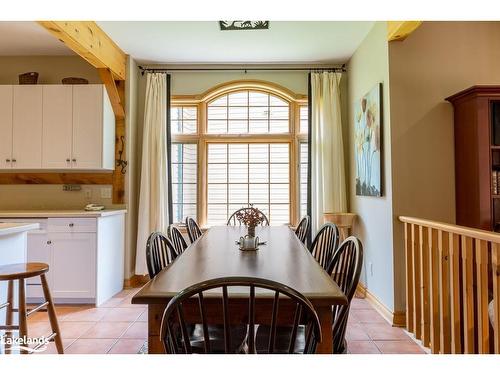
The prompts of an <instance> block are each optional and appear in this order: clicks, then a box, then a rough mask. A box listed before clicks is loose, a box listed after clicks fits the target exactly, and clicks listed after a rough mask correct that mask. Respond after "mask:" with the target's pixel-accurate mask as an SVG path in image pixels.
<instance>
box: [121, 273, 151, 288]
mask: <svg viewBox="0 0 500 375" xmlns="http://www.w3.org/2000/svg"><path fill="white" fill-rule="evenodd" d="M148 281H149V276H148V275H134V276H132V277H131V278H130V279H125V280H124V281H123V286H124V287H125V288H137V287H140V286H143V285H144V284H146V283H147V282H148Z"/></svg>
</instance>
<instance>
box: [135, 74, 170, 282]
mask: <svg viewBox="0 0 500 375" xmlns="http://www.w3.org/2000/svg"><path fill="white" fill-rule="evenodd" d="M146 85H147V86H146V101H145V110H144V129H143V141H142V165H141V185H140V192H139V194H140V195H139V216H138V225H137V255H136V259H135V273H136V275H145V274H147V273H148V270H147V266H146V241H147V239H148V236H149V234H150V233H151V232H153V231H161V232H164V233H166V230H167V227H168V193H167V192H168V183H169V181H168V173H167V165H168V162H169V161H168V153H167V133H166V127H167V76H166V74H164V73H148V74H147V83H146Z"/></svg>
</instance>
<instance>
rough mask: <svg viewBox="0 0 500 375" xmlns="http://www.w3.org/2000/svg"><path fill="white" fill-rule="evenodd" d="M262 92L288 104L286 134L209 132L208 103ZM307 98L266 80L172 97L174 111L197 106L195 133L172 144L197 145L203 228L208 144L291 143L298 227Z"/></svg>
mask: <svg viewBox="0 0 500 375" xmlns="http://www.w3.org/2000/svg"><path fill="white" fill-rule="evenodd" d="M245 90H250V91H260V92H265V93H266V94H270V95H275V96H278V97H280V98H281V99H283V100H285V101H286V102H287V103H288V105H289V123H290V128H289V132H287V133H271V134H270V133H264V134H253V133H252V134H237V135H235V134H210V133H207V113H208V112H207V111H208V104H209V103H210V102H211V101H213V100H215V99H217V98H218V97H220V96H224V95H227V94H230V93H232V92H238V91H245ZM307 105H308V101H307V96H305V95H298V94H295V93H293V92H292V91H290V90H288V89H286V88H284V87H282V86H279V85H277V84H274V83H272V82H266V81H256V80H251V81H231V82H227V83H224V84H221V85H218V86H215V87H214V88H212V89H210V90H208V91H206V92H205V93H203V94H201V95H172V99H171V108H175V107H180V106H182V107H196V108H197V116H196V118H197V121H196V124H197V127H196V132H195V133H192V134H172V143H196V144H197V163H198V164H197V184H198V191H197V203H196V204H197V218H196V219H197V221H198V223H200V225H201V226H202V227H205V226H207V215H208V212H207V210H208V196H207V195H208V178H207V170H208V144H209V143H288V144H289V150H290V151H289V152H290V159H289V168H290V170H289V176H290V185H289V186H290V188H289V194H290V196H289V198H290V199H289V201H290V223H291V224H292V225H297V223H298V222H299V220H300V217H299V215H300V207H299V205H300V199H299V194H300V187H299V184H300V181H299V176H300V171H299V168H300V163H299V161H300V159H299V158H300V154H299V153H300V142H304V141H307V134H301V133H300V107H301V106H307Z"/></svg>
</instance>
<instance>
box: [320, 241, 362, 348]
mask: <svg viewBox="0 0 500 375" xmlns="http://www.w3.org/2000/svg"><path fill="white" fill-rule="evenodd" d="M362 267H363V245H362V244H361V241H359V240H358V239H357V238H356V237H354V236H350V237H348V238H346V240H345V241H344V242H342V243H341V244H340V246H339V248H338V250H337V251H336V252H335V254H334V256H333V259H332V262H331V263H330V265H329V267H328V273H329V274H330V275H331V276H332V279H333V280H334V281H335V282H336V283H337V284H338V286H339V287H340V289H342V292H344V294H345V295H346V297H347V300H348V304H347V305H342V306H340V305H336V306H333V309H332V313H333V319H332V321H333V328H332V329H333V352H334V353H336V354H341V353H345V352H346V349H347V345H346V342H345V332H346V328H347V319H348V317H349V309H350V305H351V300H352V298H353V296H354V293H355V291H356V287H357V285H358V282H359V277H360V275H361V268H362Z"/></svg>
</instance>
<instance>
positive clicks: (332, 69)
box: [139, 64, 347, 75]
mask: <svg viewBox="0 0 500 375" xmlns="http://www.w3.org/2000/svg"><path fill="white" fill-rule="evenodd" d="M139 69H140V70H141V74H142V75H144V73H146V72H164V73H168V72H214V71H218V72H225V71H241V72H245V73H246V72H248V71H270V72H272V71H303V72H347V69H346V66H345V64H343V65H342V66H341V67H327V68H321V67H317V68H316V67H309V68H308V67H288V68H285V67H283V68H278V67H276V68H260V67H255V68H252V67H246V68H245V67H241V68H170V69H169V68H147V67H143V66H141V65H139Z"/></svg>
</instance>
